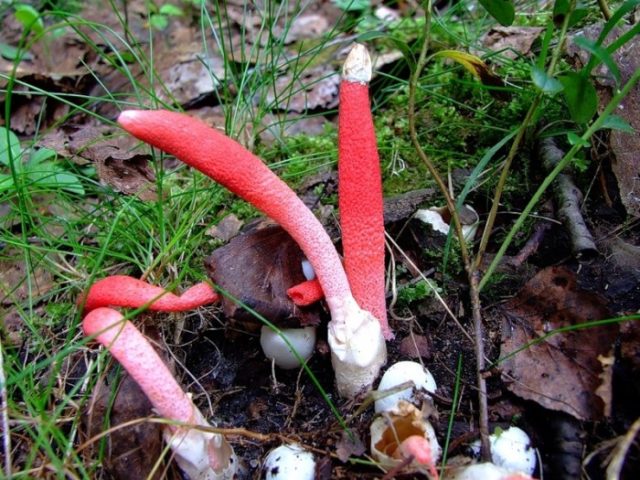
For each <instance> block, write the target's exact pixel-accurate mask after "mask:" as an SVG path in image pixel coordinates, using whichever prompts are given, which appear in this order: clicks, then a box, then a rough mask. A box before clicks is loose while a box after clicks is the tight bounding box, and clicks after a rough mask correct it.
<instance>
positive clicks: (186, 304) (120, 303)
mask: <svg viewBox="0 0 640 480" xmlns="http://www.w3.org/2000/svg"><path fill="white" fill-rule="evenodd" d="M83 300H84V313H85V314H86V313H89V312H90V311H92V310H95V309H96V308H99V307H126V308H142V307H144V306H146V307H147V308H148V309H149V310H153V311H158V312H182V311H185V310H192V309H194V308H198V307H201V306H203V305H208V304H210V303H215V302H217V301H218V300H219V295H218V294H217V293H216V291H215V290H214V289H213V288H212V287H211V285H209V284H208V283H205V282H202V283H198V284H196V285H194V286H192V287H190V288H189V289H187V290H186V291H185V292H184V293H183V294H182V295H174V294H173V293H169V292H167V291H166V290H164V289H163V288H161V287H156V286H154V285H150V284H149V283H147V282H144V281H142V280H138V279H137V278H133V277H129V276H127V275H113V276H111V277H106V278H103V279H102V280H98V281H97V282H95V283H94V284H93V285H91V288H90V289H89V291H88V292H87V294H86V296H85V297H84V298H83Z"/></svg>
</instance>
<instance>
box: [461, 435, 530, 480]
mask: <svg viewBox="0 0 640 480" xmlns="http://www.w3.org/2000/svg"><path fill="white" fill-rule="evenodd" d="M489 441H490V442H491V460H492V461H493V463H495V464H496V465H497V466H499V467H503V468H506V469H507V470H510V471H512V472H521V473H525V474H527V475H532V474H533V472H534V471H535V469H536V452H535V449H534V448H532V447H531V440H530V439H529V435H527V434H526V432H525V431H524V430H522V429H521V428H518V427H509V428H508V429H507V430H503V431H500V432H499V433H494V434H492V435H490V436H489ZM471 449H472V450H473V451H474V453H475V454H476V455H480V442H479V441H478V442H474V443H473V445H472V446H471Z"/></svg>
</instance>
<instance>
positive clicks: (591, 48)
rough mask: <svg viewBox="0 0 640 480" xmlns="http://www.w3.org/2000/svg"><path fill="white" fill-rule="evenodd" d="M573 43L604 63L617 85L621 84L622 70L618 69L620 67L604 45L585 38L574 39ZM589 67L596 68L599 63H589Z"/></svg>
mask: <svg viewBox="0 0 640 480" xmlns="http://www.w3.org/2000/svg"><path fill="white" fill-rule="evenodd" d="M573 42H574V43H575V44H576V45H577V46H578V47H580V48H582V49H583V50H586V51H587V52H589V53H590V54H591V55H593V56H594V57H596V58H597V59H598V60H600V62H602V63H604V64H605V65H606V66H607V68H608V69H609V71H610V72H611V75H613V78H614V79H615V81H616V83H620V70H619V69H618V65H616V62H614V61H613V57H612V56H611V54H610V53H609V52H607V50H606V49H605V48H604V47H603V46H602V45H600V44H598V43H597V42H595V41H593V40H589V39H588V38H586V37H583V36H578V37H576V38H574V39H573ZM598 63H599V62H598ZM589 65H590V66H591V68H594V67H595V66H596V65H597V63H593V64H592V62H589ZM589 73H591V72H589Z"/></svg>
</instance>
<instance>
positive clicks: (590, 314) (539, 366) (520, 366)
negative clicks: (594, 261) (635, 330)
mask: <svg viewBox="0 0 640 480" xmlns="http://www.w3.org/2000/svg"><path fill="white" fill-rule="evenodd" d="M608 316H609V312H608V309H607V308H606V306H605V301H604V300H603V299H602V298H601V297H599V296H598V295H596V294H594V293H591V292H588V291H586V290H582V289H580V288H579V287H578V286H577V283H576V280H575V275H574V274H573V272H571V271H570V270H568V269H566V268H564V267H549V268H546V269H544V270H542V271H540V272H539V273H538V274H537V275H536V276H534V277H533V278H532V279H531V280H529V282H528V283H527V284H526V285H525V286H524V288H523V289H522V290H521V291H520V292H519V293H518V295H517V296H516V297H515V298H514V299H512V300H511V301H510V302H508V303H507V305H506V306H505V311H504V321H503V327H502V335H503V338H502V341H503V345H502V352H501V355H502V356H503V357H505V356H507V358H506V359H505V360H504V361H503V362H502V367H503V379H504V380H505V381H506V382H507V388H508V389H509V390H511V391H512V392H513V393H514V394H516V395H518V396H519V397H522V398H525V399H528V400H533V401H535V402H537V403H538V404H540V405H542V406H543V407H545V408H549V409H552V410H560V411H563V412H566V413H568V414H570V415H572V416H574V417H576V418H578V419H582V420H596V419H599V418H601V417H602V416H603V415H604V414H605V411H606V408H607V405H608V404H609V402H610V396H611V391H610V390H609V391H608V392H604V391H603V390H602V389H600V390H598V389H599V387H600V386H601V384H602V381H603V379H604V378H606V373H605V372H604V370H603V364H602V363H601V362H600V360H599V357H601V356H602V357H606V356H608V355H609V352H610V350H611V348H612V346H613V341H614V340H615V337H616V335H617V330H618V329H617V327H616V326H612V325H603V326H598V327H593V328H589V329H581V328H580V325H581V324H584V323H586V322H590V321H593V320H601V319H604V318H607V317H608ZM573 327H576V328H573ZM556 329H564V330H565V331H563V332H562V333H558V334H556V335H552V336H549V335H548V333H549V332H551V331H553V330H556ZM545 336H546V337H545ZM540 337H545V338H544V340H542V341H540V342H538V343H535V342H534V344H531V345H530V346H529V347H528V348H526V349H524V350H522V351H519V352H518V353H517V354H514V355H511V353H513V352H516V351H518V350H519V349H521V348H522V346H523V345H526V344H529V343H530V342H531V341H532V340H536V339H537V338H540Z"/></svg>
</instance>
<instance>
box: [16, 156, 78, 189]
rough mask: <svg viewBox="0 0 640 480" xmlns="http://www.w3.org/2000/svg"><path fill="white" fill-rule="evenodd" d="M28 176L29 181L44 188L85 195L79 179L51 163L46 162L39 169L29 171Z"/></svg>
mask: <svg viewBox="0 0 640 480" xmlns="http://www.w3.org/2000/svg"><path fill="white" fill-rule="evenodd" d="M28 176H29V180H31V181H32V182H33V183H34V184H36V185H38V186H39V187H42V188H49V189H52V190H65V191H67V192H71V193H77V194H78V195H83V194H84V187H83V186H82V182H80V179H79V178H78V177H76V176H75V175H74V174H72V173H69V172H67V171H65V170H63V169H62V168H61V167H60V166H58V165H56V164H55V163H53V162H50V161H44V162H42V163H40V164H39V165H38V167H37V168H34V169H31V170H29V173H28Z"/></svg>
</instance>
